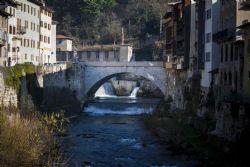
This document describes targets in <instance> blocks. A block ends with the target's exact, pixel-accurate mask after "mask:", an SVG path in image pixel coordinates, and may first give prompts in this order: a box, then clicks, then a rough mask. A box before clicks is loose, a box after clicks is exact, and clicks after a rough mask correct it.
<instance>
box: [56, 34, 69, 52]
mask: <svg viewBox="0 0 250 167" xmlns="http://www.w3.org/2000/svg"><path fill="white" fill-rule="evenodd" d="M56 50H57V51H58V52H71V51H73V40H72V38H70V37H67V36H64V35H57V36H56Z"/></svg>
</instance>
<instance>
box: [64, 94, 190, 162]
mask: <svg viewBox="0 0 250 167" xmlns="http://www.w3.org/2000/svg"><path fill="white" fill-rule="evenodd" d="M159 101H160V100H159V99H138V98H134V97H120V98H118V97H112V96H111V97H102V98H97V99H95V100H93V101H91V102H89V103H88V105H87V106H86V107H85V108H84V112H83V114H82V115H80V116H79V117H77V118H76V119H74V120H73V121H72V122H71V125H70V127H69V128H68V134H69V136H68V137H66V138H65V140H64V144H65V148H66V149H65V151H66V154H67V155H69V156H68V157H70V167H81V166H91V167H189V166H190V167H191V166H192V165H190V163H187V162H185V161H184V160H182V159H183V158H180V157H173V156H171V154H170V152H169V151H168V150H167V149H166V147H165V146H162V145H160V144H159V143H157V140H156V138H155V137H154V136H152V135H151V133H150V132H149V131H147V130H146V129H145V128H144V126H143V124H142V122H141V121H140V117H141V114H143V113H149V112H152V111H153V110H154V108H155V107H156V106H157V104H158V103H159Z"/></svg>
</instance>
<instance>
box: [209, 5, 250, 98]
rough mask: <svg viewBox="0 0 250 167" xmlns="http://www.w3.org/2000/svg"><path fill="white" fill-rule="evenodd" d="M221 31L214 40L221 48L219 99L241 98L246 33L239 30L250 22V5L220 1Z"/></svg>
mask: <svg viewBox="0 0 250 167" xmlns="http://www.w3.org/2000/svg"><path fill="white" fill-rule="evenodd" d="M219 2H220V5H221V8H220V14H221V17H220V19H221V20H220V23H221V24H220V31H219V32H218V33H215V34H214V36H213V37H214V40H215V41H216V42H217V43H218V44H219V46H220V65H219V76H220V82H219V84H218V86H219V90H220V91H219V97H220V98H221V99H224V98H225V97H227V99H230V98H231V94H232V93H233V94H235V95H239V96H241V95H242V93H243V76H244V57H245V56H244V41H245V39H244V32H243V30H242V29H240V28H238V27H239V26H242V25H243V24H245V23H248V22H249V21H250V5H249V4H248V3H245V1H241V0H235V1H227V2H225V0H220V1H219Z"/></svg>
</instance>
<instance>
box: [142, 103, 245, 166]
mask: <svg viewBox="0 0 250 167" xmlns="http://www.w3.org/2000/svg"><path fill="white" fill-rule="evenodd" d="M143 122H144V124H145V126H146V127H147V128H148V129H149V130H150V131H151V132H152V133H153V134H154V135H155V136H157V138H158V139H159V141H160V142H161V143H162V144H163V145H166V146H167V147H168V149H169V150H171V151H172V154H174V155H181V154H184V155H187V156H188V157H190V158H191V159H193V160H196V161H198V162H200V163H199V165H198V166H200V167H217V166H218V167H247V166H250V165H249V164H250V163H249V162H248V156H247V154H246V153H244V152H248V151H249V149H250V143H249V141H250V135H249V134H250V133H249V132H246V133H245V135H243V136H242V138H241V139H240V140H239V141H236V142H229V141H227V140H225V139H223V138H219V137H217V136H214V135H212V134H210V132H211V131H212V130H213V129H214V125H215V122H214V121H213V120H212V119H210V117H205V118H198V117H196V115H194V114H192V113H187V112H169V103H163V104H162V105H161V106H160V107H159V108H158V110H157V111H156V112H155V113H153V114H152V115H145V116H144V117H143Z"/></svg>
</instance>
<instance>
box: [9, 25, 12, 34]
mask: <svg viewBox="0 0 250 167" xmlns="http://www.w3.org/2000/svg"><path fill="white" fill-rule="evenodd" d="M9 33H10V34H12V26H9Z"/></svg>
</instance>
